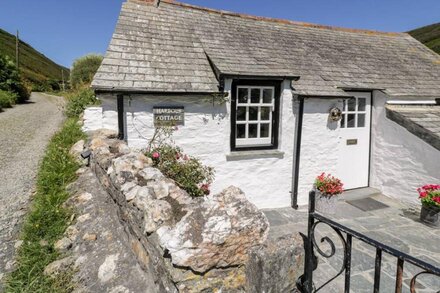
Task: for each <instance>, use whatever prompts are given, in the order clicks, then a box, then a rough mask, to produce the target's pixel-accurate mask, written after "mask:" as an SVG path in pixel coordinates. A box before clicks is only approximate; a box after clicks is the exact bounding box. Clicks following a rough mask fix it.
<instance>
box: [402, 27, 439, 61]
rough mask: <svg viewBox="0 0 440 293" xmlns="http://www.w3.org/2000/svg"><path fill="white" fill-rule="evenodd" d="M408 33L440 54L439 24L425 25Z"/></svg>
mask: <svg viewBox="0 0 440 293" xmlns="http://www.w3.org/2000/svg"><path fill="white" fill-rule="evenodd" d="M408 33H409V34H410V35H411V36H413V37H414V38H415V39H417V40H418V41H420V42H422V43H423V44H425V45H426V46H427V47H429V48H431V49H432V50H433V51H434V52H437V53H438V54H440V23H435V24H431V25H427V26H424V27H421V28H418V29H415V30H412V31H409V32H408Z"/></svg>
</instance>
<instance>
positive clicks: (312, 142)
mask: <svg viewBox="0 0 440 293" xmlns="http://www.w3.org/2000/svg"><path fill="white" fill-rule="evenodd" d="M342 103H343V101H342V99H316V98H307V99H305V102H304V116H303V132H302V139H301V161H300V172H299V187H298V204H299V205H303V204H307V203H308V193H309V191H310V190H311V189H312V187H313V183H314V181H315V178H316V176H318V175H319V174H321V173H322V172H326V173H330V174H332V175H334V176H337V175H338V174H337V167H338V157H339V144H340V143H341V138H340V135H339V129H340V128H339V122H331V121H329V120H328V118H329V111H330V109H331V108H333V107H338V108H339V109H342Z"/></svg>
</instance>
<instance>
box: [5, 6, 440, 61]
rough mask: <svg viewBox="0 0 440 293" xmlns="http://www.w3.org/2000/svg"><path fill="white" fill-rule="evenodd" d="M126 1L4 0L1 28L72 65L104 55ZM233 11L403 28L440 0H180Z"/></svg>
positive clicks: (435, 10) (439, 15)
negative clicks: (79, 59)
mask: <svg viewBox="0 0 440 293" xmlns="http://www.w3.org/2000/svg"><path fill="white" fill-rule="evenodd" d="M123 1H124V0H74V1H65V0H38V1H36V0H0V28H2V29H4V30H6V31H8V32H10V33H15V31H16V30H17V29H18V30H19V31H20V37H21V39H22V40H24V41H25V42H27V43H29V44H30V45H31V46H33V47H34V48H36V49H37V50H39V51H40V52H42V53H43V54H45V55H46V56H48V57H49V58H51V59H52V60H54V61H55V62H57V63H59V64H61V65H64V66H66V67H70V66H71V64H72V62H73V61H74V60H75V59H76V58H78V57H80V56H83V55H86V54H88V53H101V54H104V53H105V51H106V49H107V46H108V43H109V42H110V39H111V36H112V33H113V30H114V28H115V25H116V22H117V18H118V14H119V11H120V7H121V4H122V2H123ZM180 1H181V2H186V3H190V4H194V5H199V6H205V7H209V8H215V9H223V10H229V11H234V12H241V13H247V14H253V15H258V16H267V17H275V18H283V19H290V20H296V21H304V22H311V23H317V24H323V25H332V26H340V27H347V28H359V29H372V30H379V31H391V32H403V31H408V30H411V29H414V28H417V27H420V26H424V25H428V24H432V23H437V22H440V0H180Z"/></svg>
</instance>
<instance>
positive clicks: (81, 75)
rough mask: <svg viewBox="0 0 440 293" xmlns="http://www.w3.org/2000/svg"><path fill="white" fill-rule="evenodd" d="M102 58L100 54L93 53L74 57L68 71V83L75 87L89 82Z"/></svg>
mask: <svg viewBox="0 0 440 293" xmlns="http://www.w3.org/2000/svg"><path fill="white" fill-rule="evenodd" d="M103 59H104V57H102V56H101V55H94V54H91V55H87V56H84V57H81V58H78V59H76V60H75V62H73V66H72V70H71V72H70V85H71V86H72V87H73V88H77V87H79V86H82V85H88V84H90V83H91V82H92V80H93V77H94V76H95V73H96V71H98V68H99V66H100V65H101V62H102V60H103Z"/></svg>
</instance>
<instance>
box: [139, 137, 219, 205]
mask: <svg viewBox="0 0 440 293" xmlns="http://www.w3.org/2000/svg"><path fill="white" fill-rule="evenodd" d="M147 156H149V157H150V158H152V160H153V162H154V166H155V167H157V168H158V169H159V170H160V171H161V172H162V173H163V174H164V175H165V176H167V177H169V178H171V179H173V180H174V181H175V182H176V184H177V185H178V186H179V187H181V188H183V189H184V190H186V191H187V192H188V194H189V195H191V196H193V197H200V196H204V195H208V194H209V193H210V190H209V187H210V184H211V183H212V181H213V180H214V169H212V168H211V167H206V166H204V165H203V164H202V163H201V162H200V161H199V160H198V159H197V158H194V157H191V156H188V155H185V154H183V153H182V150H181V149H180V148H178V147H174V146H171V145H166V144H164V145H161V146H159V147H156V148H154V149H153V150H151V151H149V152H147Z"/></svg>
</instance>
